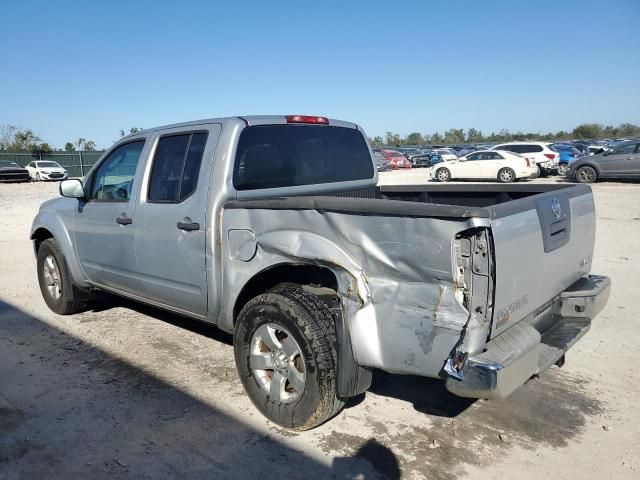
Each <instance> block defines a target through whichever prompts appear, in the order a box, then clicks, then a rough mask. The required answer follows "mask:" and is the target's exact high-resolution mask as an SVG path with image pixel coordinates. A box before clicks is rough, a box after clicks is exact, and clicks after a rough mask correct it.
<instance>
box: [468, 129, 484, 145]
mask: <svg viewBox="0 0 640 480" xmlns="http://www.w3.org/2000/svg"><path fill="white" fill-rule="evenodd" d="M483 141H484V137H483V136H482V132H481V131H480V130H476V129H475V128H470V129H469V130H468V131H467V143H480V142H483Z"/></svg>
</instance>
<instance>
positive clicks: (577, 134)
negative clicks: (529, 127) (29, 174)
mask: <svg viewBox="0 0 640 480" xmlns="http://www.w3.org/2000/svg"><path fill="white" fill-rule="evenodd" d="M140 130H142V128H141V127H131V128H130V129H129V130H128V131H127V130H124V129H121V130H120V131H119V133H120V136H121V137H123V136H125V135H128V134H132V133H136V132H139V131H140ZM627 137H640V126H639V125H634V124H632V123H622V124H620V125H618V126H617V127H614V126H613V125H607V126H605V125H602V124H600V123H583V124H581V125H578V126H577V127H576V128H574V129H573V130H572V131H571V132H567V131H564V130H560V131H559V132H555V133H553V132H549V133H545V134H541V133H531V132H529V133H523V132H515V133H511V132H509V130H506V129H502V130H500V131H499V132H498V133H495V132H492V133H491V134H490V135H483V133H482V131H481V130H477V129H475V128H470V129H469V130H467V131H465V130H464V129H462V128H451V129H449V130H447V131H446V132H444V133H442V134H440V133H438V132H436V133H433V134H424V135H423V134H421V133H419V132H413V133H410V134H409V135H406V136H405V137H402V136H400V135H399V134H397V133H394V132H387V133H386V135H385V136H384V137H381V136H377V137H373V138H370V139H369V141H370V142H371V145H373V146H374V147H382V146H385V145H394V146H396V147H401V146H404V145H425V144H431V145H437V144H444V145H457V144H464V143H503V142H511V141H520V140H537V141H558V140H560V141H561V140H574V139H576V140H577V139H594V140H595V139H599V138H627ZM0 151H6V152H27V153H51V152H76V151H84V152H95V151H96V142H94V141H93V140H90V139H86V138H83V137H80V138H78V139H77V140H76V141H74V142H67V143H65V145H64V148H62V149H56V148H54V147H52V146H51V145H50V144H49V143H47V142H44V141H43V140H42V139H41V138H40V137H39V136H38V135H36V134H35V132H34V131H33V130H32V129H30V128H27V129H21V128H18V127H16V126H14V125H0Z"/></svg>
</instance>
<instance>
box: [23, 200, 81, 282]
mask: <svg viewBox="0 0 640 480" xmlns="http://www.w3.org/2000/svg"><path fill="white" fill-rule="evenodd" d="M70 215H73V214H72V213H70ZM71 222H72V216H70V217H69V218H68V219H65V218H63V215H62V214H61V213H59V212H58V211H56V210H52V209H42V210H40V211H39V212H38V214H37V215H36V217H35V218H34V219H33V223H32V225H31V232H30V234H29V238H30V239H31V240H35V239H36V238H37V237H38V234H39V233H38V232H39V231H42V230H45V231H46V232H49V234H51V236H53V238H55V240H56V241H57V242H58V245H60V249H61V250H62V253H63V254H64V258H65V260H66V262H67V267H68V269H69V272H70V274H71V277H72V279H73V282H74V284H75V285H76V286H78V287H81V288H86V287H89V282H88V279H87V276H86V275H85V274H84V272H83V270H82V267H81V266H80V262H79V261H78V257H77V256H76V252H75V248H74V247H73V238H72V234H71V232H70V230H69V228H68V227H69V225H68V224H70V223H71Z"/></svg>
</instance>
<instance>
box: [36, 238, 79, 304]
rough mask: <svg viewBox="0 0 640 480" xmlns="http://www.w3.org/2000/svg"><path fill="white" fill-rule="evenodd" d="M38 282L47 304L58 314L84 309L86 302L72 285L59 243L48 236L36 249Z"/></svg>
mask: <svg viewBox="0 0 640 480" xmlns="http://www.w3.org/2000/svg"><path fill="white" fill-rule="evenodd" d="M37 267H38V283H39V285H40V291H41V292H42V297H43V298H44V301H45V303H46V304H47V306H48V307H49V308H50V309H51V310H52V311H54V312H55V313H57V314H58V315H70V314H72V313H77V312H79V311H81V310H83V309H84V307H85V306H86V303H85V302H84V301H83V300H82V299H81V298H80V292H79V290H78V289H77V288H76V287H75V286H74V285H73V282H72V281H71V275H70V274H69V271H68V269H67V263H66V262H65V259H64V255H63V254H62V250H61V249H60V245H58V242H56V241H55V240H54V239H53V238H48V239H47V240H45V241H44V242H42V244H40V248H39V249H38V258H37Z"/></svg>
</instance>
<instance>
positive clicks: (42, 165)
mask: <svg viewBox="0 0 640 480" xmlns="http://www.w3.org/2000/svg"><path fill="white" fill-rule="evenodd" d="M38 168H62V167H60V165H58V164H57V163H56V162H38Z"/></svg>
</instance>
